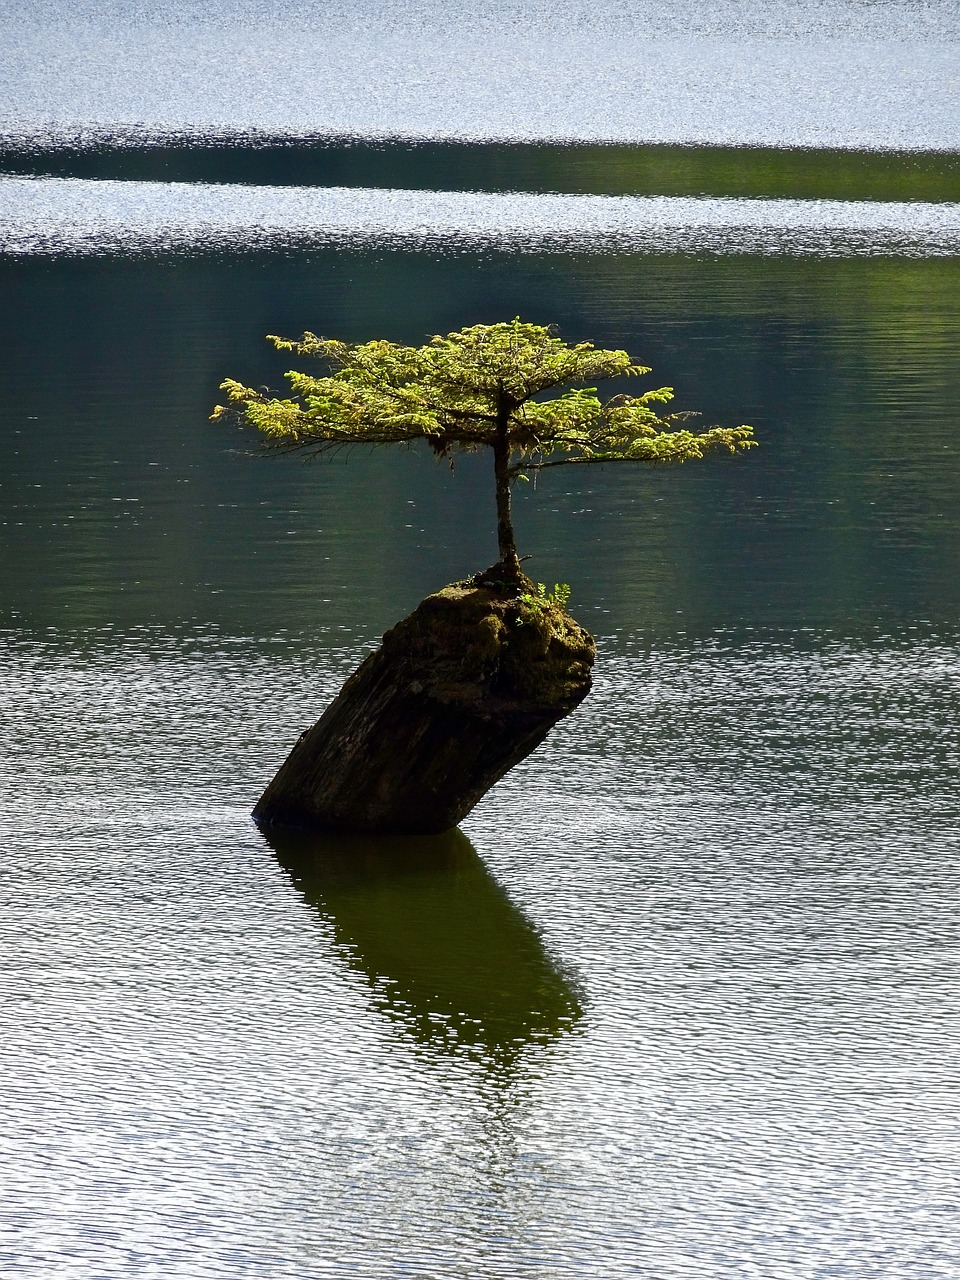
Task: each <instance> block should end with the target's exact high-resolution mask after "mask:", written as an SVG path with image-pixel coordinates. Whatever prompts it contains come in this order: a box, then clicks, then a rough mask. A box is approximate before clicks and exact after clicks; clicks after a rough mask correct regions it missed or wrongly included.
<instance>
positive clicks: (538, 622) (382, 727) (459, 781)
mask: <svg viewBox="0 0 960 1280" xmlns="http://www.w3.org/2000/svg"><path fill="white" fill-rule="evenodd" d="M595 654H596V646H595V645H594V642H593V638H592V636H590V634H589V633H588V632H587V631H585V630H584V628H583V627H581V626H580V625H579V623H577V622H576V621H575V620H574V619H573V618H572V617H571V616H570V615H569V614H568V613H566V612H565V610H563V609H562V608H560V606H559V605H558V604H556V603H554V602H552V601H549V600H546V599H543V598H542V597H541V598H538V597H537V595H536V589H535V588H534V586H533V583H531V582H529V580H528V579H522V580H512V581H510V582H508V583H501V582H499V581H492V582H491V581H490V580H489V574H488V575H478V577H477V578H476V579H470V580H468V581H465V582H457V583H453V584H452V585H451V586H449V587H445V588H444V589H443V590H442V591H438V592H436V593H435V594H434V595H431V596H428V597H427V598H426V599H425V600H423V601H422V602H421V603H420V604H419V605H418V606H417V608H416V609H415V610H414V611H413V613H412V614H410V615H409V617H407V618H404V619H403V621H401V622H398V623H397V625H396V626H395V627H393V628H391V630H389V631H388V632H387V633H386V635H385V636H384V637H383V643H382V645H381V647H380V648H379V649H378V650H377V651H376V653H373V654H371V655H370V656H369V657H368V658H367V659H366V660H365V661H364V662H363V663H362V664H361V665H360V667H359V668H358V669H357V671H356V672H354V674H353V675H352V676H351V677H350V679H349V680H347V682H346V684H345V685H344V686H343V689H342V690H341V691H340V693H339V694H338V696H337V698H336V699H335V700H334V702H333V703H332V704H331V705H330V707H329V708H328V709H327V711H326V712H325V713H324V715H323V716H322V717H321V719H320V720H319V721H318V722H317V723H316V724H315V725H314V726H313V728H312V729H310V730H308V731H307V732H306V733H304V734H303V735H302V736H301V738H300V740H299V741H298V742H297V744H296V746H295V747H294V749H293V751H292V752H291V753H290V756H289V757H288V758H287V760H286V762H285V763H284V765H283V766H282V767H281V769H280V770H279V772H278V773H277V776H276V777H275V778H274V780H273V781H272V782H271V784H270V786H269V787H268V788H267V789H266V791H265V792H264V794H263V796H262V797H261V798H260V801H259V802H258V804H257V807H256V809H255V810H254V816H255V818H256V819H257V821H258V822H261V823H264V824H270V825H284V826H300V827H318V828H326V829H331V830H340V831H382V832H400V831H419V832H438V831H444V830H447V829H448V828H450V827H452V826H455V825H456V823H458V822H459V821H460V820H461V819H462V818H463V817H464V816H465V815H466V814H467V813H468V812H469V811H470V809H472V808H473V806H474V805H475V804H476V803H477V801H478V800H479V799H480V798H481V797H482V796H483V795H485V794H486V792H487V791H488V790H489V789H490V787H492V786H493V785H494V783H496V782H497V781H498V780H499V779H500V778H502V777H503V775H504V774H505V773H506V772H507V771H508V770H509V769H511V768H512V767H513V765H515V764H517V763H518V762H519V761H520V760H522V759H523V758H524V757H525V756H527V755H529V753H530V752H531V751H533V750H534V748H535V747H537V746H538V745H539V744H540V743H541V742H542V741H543V740H544V738H545V737H546V736H547V734H548V733H549V731H550V729H551V728H552V727H553V726H554V725H555V724H556V723H557V721H558V720H560V719H562V718H563V717H564V716H566V715H568V714H569V713H570V712H571V711H572V710H573V709H574V708H575V707H576V706H578V705H579V703H580V702H582V700H583V699H584V698H585V697H586V695H587V694H588V693H589V691H590V685H591V671H592V667H593V661H594V657H595Z"/></svg>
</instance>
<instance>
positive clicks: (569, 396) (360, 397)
mask: <svg viewBox="0 0 960 1280" xmlns="http://www.w3.org/2000/svg"><path fill="white" fill-rule="evenodd" d="M270 341H271V342H273V344H274V345H275V346H276V347H277V348H278V350H281V351H291V352H294V353H295V354H296V355H298V356H306V357H317V358H319V359H321V360H322V361H323V362H324V363H325V364H326V365H327V366H328V368H329V370H330V372H328V373H327V374H326V375H325V376H320V377H315V376H313V375H311V374H307V373H300V372H297V371H291V372H290V373H288V374H287V375H286V376H287V380H288V382H289V383H290V386H291V390H292V391H293V393H294V395H293V397H291V398H287V399H277V398H274V397H270V396H268V395H265V394H263V393H262V392H259V391H256V390H254V389H252V388H250V387H246V386H244V385H243V384H242V383H239V382H236V381H234V380H233V379H227V380H226V381H225V382H223V383H222V384H221V389H222V390H223V391H225V392H226V393H227V397H228V400H229V402H230V403H229V405H228V406H224V405H218V406H217V408H216V409H215V411H214V413H213V415H212V416H213V417H214V418H215V419H216V418H220V417H222V416H223V415H224V414H226V413H228V412H229V409H230V408H231V407H232V408H233V409H235V410H238V411H239V414H240V416H241V418H242V419H243V420H244V421H245V422H247V423H248V424H249V425H250V426H254V427H256V428H257V429H258V430H259V431H261V432H262V433H263V435H264V436H265V437H266V442H267V444H270V445H274V446H280V447H283V446H286V447H289V448H296V449H308V450H313V451H321V452H322V451H325V450H328V449H332V448H336V447H337V446H342V445H346V444H389V443H397V442H403V441H406V442H410V441H415V440H426V441H427V442H428V443H429V444H430V445H431V447H432V448H433V449H434V451H435V452H436V453H437V454H438V455H440V456H442V457H444V456H446V455H448V454H449V453H450V452H451V451H452V450H454V449H464V450H474V449H480V448H484V447H494V446H495V445H496V444H497V440H498V434H500V435H502V433H503V432H504V431H505V433H506V436H507V442H508V445H509V456H510V467H509V472H510V475H511V476H512V477H515V476H516V475H517V474H519V473H520V472H524V471H538V470H541V469H543V468H545V467H551V466H560V465H565V464H571V463H580V464H582V463H601V462H623V461H635V462H647V463H662V462H685V461H687V460H688V459H691V458H701V457H703V455H704V453H705V452H706V451H707V450H708V449H713V448H724V449H728V450H729V451H730V452H731V453H735V452H736V451H737V450H740V449H746V448H749V447H750V446H751V445H752V444H753V443H754V441H753V440H752V438H751V437H752V429H751V428H750V427H745V426H737V427H710V428H708V429H707V430H705V431H699V432H694V431H692V430H690V429H689V428H688V427H687V426H686V425H684V424H685V423H686V422H687V421H688V419H690V418H691V417H693V416H695V415H693V414H690V413H672V414H666V415H663V414H661V413H660V411H659V406H661V405H664V404H667V403H669V401H670V400H671V399H672V398H673V391H672V389H671V388H669V387H659V388H656V389H654V390H650V391H646V392H643V393H641V394H640V395H636V396H627V395H617V396H614V397H612V398H611V399H609V400H606V401H604V400H602V399H601V398H600V397H599V396H598V395H597V389H596V387H595V386H593V385H589V384H592V383H595V382H600V381H603V380H606V379H610V378H629V377H636V376H638V375H641V374H646V373H649V372H650V370H649V369H648V368H647V367H646V366H644V365H640V364H637V363H635V362H634V361H633V360H632V359H631V357H630V356H628V355H627V353H626V352H625V351H604V350H599V349H597V348H596V347H594V346H593V344H592V343H589V342H581V343H577V344H576V345H575V346H568V345H567V344H566V343H564V342H562V341H561V340H560V339H559V338H557V337H555V336H554V335H553V334H552V333H551V331H550V330H549V329H547V328H544V327H542V326H540V325H533V324H525V323H523V322H522V321H520V320H519V319H517V320H513V321H510V322H508V323H501V324H492V325H472V326H470V327H469V328H466V329H461V330H459V331H458V332H456V333H449V334H447V335H446V336H441V335H439V334H438V335H436V336H435V337H433V338H431V339H430V341H429V342H427V343H426V344H425V345H424V346H422V347H406V346H400V345H398V344H396V343H392V342H385V341H382V340H377V341H374V342H365V343H360V344H356V345H353V344H350V343H346V342H337V341H335V340H333V339H329V338H318V337H317V336H316V335H315V334H312V333H305V334H304V335H303V337H302V338H301V339H300V340H299V341H290V340H288V339H285V338H278V337H274V336H271V338H270ZM571 384H573V385H571ZM550 392H553V393H554V394H552V395H551V394H548V393H550Z"/></svg>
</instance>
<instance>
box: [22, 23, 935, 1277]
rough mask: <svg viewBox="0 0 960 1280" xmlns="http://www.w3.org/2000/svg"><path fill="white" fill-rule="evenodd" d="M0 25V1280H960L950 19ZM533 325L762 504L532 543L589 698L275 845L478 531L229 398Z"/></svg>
mask: <svg viewBox="0 0 960 1280" xmlns="http://www.w3.org/2000/svg"><path fill="white" fill-rule="evenodd" d="M0 23H2V28H3V33H4V37H5V38H4V39H3V40H2V41H0V69H2V70H0V85H2V86H3V88H2V89H0V246H2V252H0V290H2V297H3V303H4V305H3V307H2V308H0V344H2V347H0V349H2V351H3V359H2V361H0V402H2V404H3V406H4V420H3V426H2V432H0V450H2V456H0V651H2V657H0V707H2V712H3V724H4V733H3V737H2V747H0V750H2V753H3V766H2V775H0V781H2V788H3V803H2V805H0V840H2V845H3V850H4V858H3V862H2V864H0V946H2V951H0V1020H2V1033H0V1116H2V1120H0V1274H2V1275H3V1276H4V1277H6V1276H10V1277H17V1278H18V1280H19V1277H39V1278H41V1280H48V1278H49V1280H108V1278H109V1280H128V1278H129V1280H134V1278H139V1277H158V1280H160V1278H162V1280H170V1278H171V1277H178V1278H179V1277H182V1278H183V1280H206V1278H207V1277H210V1278H213V1277H223V1278H224V1280H237V1278H239V1277H246V1276H250V1277H253V1276H256V1277H257V1278H258V1280H294V1278H295V1280H301V1278H302V1280H315V1278H318V1277H328V1276H329V1277H337V1278H338V1280H339V1277H343V1276H356V1277H360V1278H361V1280H392V1278H394V1277H397V1278H400V1277H411V1278H416V1280H420V1278H421V1277H423V1278H427V1280H451V1278H457V1280H460V1278H462V1280H512V1278H513V1277H530V1280H581V1278H586V1277H594V1276H595V1277H598V1278H602V1280H620V1277H637V1278H639V1280H730V1278H731V1277H759V1278H760V1280H779V1278H780V1277H783V1280H821V1278H823V1280H825V1278H826V1277H849V1280H867V1278H874V1277H875V1278H876V1280H890V1278H900V1277H909V1278H910V1280H932V1278H934V1277H937V1278H940V1277H942V1278H943V1280H955V1277H956V1275H957V1263H956V1259H957V1256H958V1255H960V1194H958V1190H957V1181H956V1169H957V1161H958V1157H960V1132H958V1126H957V1112H958V1089H960V989H958V984H957V978H956V973H957V962H958V958H960V928H958V923H957V922H958V919H960V916H958V908H960V836H958V831H960V798H958V780H960V734H958V728H957V724H958V712H960V506H958V502H957V493H958V490H960V444H958V430H957V428H958V426H960V409H958V405H960V366H958V361H957V351H958V345H960V252H958V249H960V214H958V208H960V128H958V116H957V112H956V108H955V103H956V84H957V71H956V68H957V56H956V55H957V43H958V21H957V9H956V6H955V5H953V4H952V3H950V4H948V3H943V4H937V3H932V2H931V3H915V4H909V3H898V4H885V5H883V6H880V5H876V4H870V3H866V2H865V0H864V2H863V3H848V4H844V3H820V4H813V3H806V4H793V5H789V6H788V5H783V6H778V5H766V6H760V5H753V4H747V3H744V4H733V3H728V4H726V5H723V6H716V7H714V8H712V9H703V7H702V6H701V7H700V8H699V9H695V8H694V6H691V5H688V4H685V3H681V2H680V0H677V3H675V4H669V5H665V6H657V7H656V9H654V8H652V7H645V6H633V7H631V10H630V14H629V15H624V14H623V13H621V12H620V11H618V10H616V9H614V8H613V7H612V6H600V7H599V8H595V7H592V8H591V9H590V10H589V11H587V10H583V9H580V8H578V7H577V6H575V5H573V4H568V3H565V4H561V5H552V6H550V7H549V8H542V9H537V8H536V7H535V6H533V5H522V6H519V5H518V6H515V7H509V6H506V5H502V6H496V7H495V6H493V5H492V4H489V5H481V6H471V7H470V8H469V9H467V8H466V7H457V6H456V5H454V6H443V7H442V8H441V7H440V6H436V7H431V6H430V5H426V6H418V7H417V8H416V9H413V8H411V9H409V10H408V9H405V8H403V7H402V6H400V5H390V6H376V5H372V4H368V5H362V4H353V5H341V6H339V7H337V6H330V7H320V6H317V7H311V6H309V5H308V6H306V7H302V8H301V9H300V10H298V12H297V15H296V19H295V20H294V19H293V18H292V17H291V16H290V15H289V14H286V13H282V12H280V11H279V10H276V9H274V8H273V7H271V6H267V5H256V4H252V3H250V4H246V3H240V2H239V0H238V3H235V4H233V5H231V6H226V5H222V6H219V7H218V8H216V9H213V8H211V9H207V8H206V7H201V6H190V5H186V6H184V5H181V6H178V8H177V9H176V10H173V9H172V8H169V7H165V6H163V5H157V6H152V7H149V8H147V7H142V8H139V9H138V8H137V7H136V6H134V7H131V6H119V5H117V6H113V5H111V4H109V3H105V2H99V3H94V2H93V0H86V3H80V4H78V5H74V6H71V9H70V12H69V14H64V13H63V12H62V10H60V9H59V7H58V6H54V5H52V4H47V3H46V0H42V2H41V3H39V4H37V5H33V6H31V7H30V9H29V11H28V10H24V11H23V13H22V14H19V15H16V14H15V15H9V14H5V15H4V16H3V18H2V19H0ZM693 144H696V145H693ZM825 148H829V149H825ZM517 314H521V315H523V316H524V317H525V318H528V319H530V320H533V321H539V322H553V323H556V324H557V325H559V327H560V331H561V333H562V335H563V336H564V337H566V338H568V339H570V340H580V339H583V338H590V339H593V340H594V341H596V342H597V343H598V344H602V345H610V346H617V347H620V346H623V347H626V348H627V349H629V350H630V351H631V352H634V353H636V354H637V355H638V356H639V357H641V358H642V359H643V361H644V362H645V363H647V364H650V365H652V366H653V368H654V372H653V375H652V380H651V383H650V385H653V384H654V383H656V384H657V385H659V384H661V383H668V384H671V385H674V386H675V388H676V391H677V404H678V406H680V407H693V408H697V409H700V410H702V411H703V413H704V415H705V418H706V420H707V421H710V422H713V421H720V422H727V423H732V422H740V421H746V422H751V423H753V424H754V425H755V427H756V431H757V438H758V440H759V441H760V448H758V449H756V450H753V451H751V453H749V454H748V455H745V456H742V457H740V458H736V459H720V458H718V459H715V460H712V461H710V462H705V463H702V464H698V465H690V466H686V467H683V468H680V469H676V470H665V471H656V472H654V471H648V470H635V469H632V468H630V467H621V468H605V469H593V468H590V469H585V470H584V471H583V473H582V474H578V473H577V471H576V470H575V469H572V468H570V469H567V470H566V471H559V472H552V473H551V472H546V473H544V474H543V475H542V476H541V477H540V478H539V481H538V483H537V485H536V486H534V485H530V486H521V487H520V489H519V492H518V494H517V506H518V511H517V523H518V534H519V540H520V543H521V548H522V550H523V551H525V552H528V553H529V554H530V555H531V557H532V559H531V561H530V566H529V567H530V568H531V571H532V574H533V576H534V577H535V578H537V579H542V580H544V581H546V582H548V583H551V584H552V583H553V582H556V581H566V582H569V583H570V584H571V586H572V597H571V609H572V611H573V612H574V614H575V615H576V616H577V617H578V618H579V619H580V620H582V621H583V622H584V623H585V624H586V625H588V626H589V627H590V628H591V630H592V631H593V632H594V633H595V635H596V636H597V639H598V646H599V659H598V667H597V681H596V686H595V689H594V691H593V693H592V694H591V696H590V698H589V699H588V700H587V702H586V703H585V704H584V705H583V706H582V707H581V708H580V709H579V710H578V711H577V713H576V714H575V715H574V716H573V717H571V718H570V719H569V720H568V721H566V722H564V723H563V724H561V725H560V726H559V727H558V728H557V730H555V732H554V733H553V735H552V736H551V737H550V739H549V740H548V741H547V743H546V744H545V745H544V746H543V747H542V748H541V749H540V750H538V751H537V752H536V753H535V754H534V755H533V756H532V757H531V758H530V759H528V760H527V761H526V762H525V763H524V764H523V765H522V766H520V767H519V768H518V769H516V770H515V771H514V772H513V773H512V774H510V775H509V777H508V778H506V779H505V780H504V781H503V782H502V783H501V784H499V785H498V786H497V787H496V788H495V789H494V790H493V791H492V792H491V793H490V794H489V795H488V797H486V798H485V800H484V801H482V802H481V804H480V805H479V806H478V807H477V809H476V810H474V812H473V813H472V814H471V815H470V817H469V818H468V820H467V821H466V822H465V823H464V824H463V828H462V831H459V832H454V833H451V834H450V835H448V836H444V837H437V838H431V839H424V840H400V841H372V840H361V839H353V840H351V839H337V840H333V839H330V838H326V839H309V838H304V837H291V836H289V835H287V836H281V835H274V836H271V838H270V840H269V841H268V840H267V839H265V838H264V836H263V835H262V834H260V833H259V832H258V830H257V829H256V828H255V827H254V826H253V824H252V822H251V820H250V818H249V812H250V809H251V808H252V806H253V804H254V802H255V801H256V799H257V797H258V795H259V793H260V791H261V790H262V788H263V786H264V785H265V784H266V782H267V781H268V780H269V778H270V777H271V776H272V774H273V772H274V771H275V769H276V768H277V766H278V765H279V763H280V762H281V760H282V759H283V757H284V755H285V754H286V752H287V750H288V749H289V747H290V746H291V745H292V743H293V741H294V740H295V739H296V737H297V735H298V734H299V732H300V731H301V730H302V729H303V728H304V727H306V725H307V724H309V723H310V722H311V721H312V720H313V719H315V718H316V717H317V715H319V713H320V712H321V711H322V709H323V707H324V706H325V705H326V703H327V702H328V701H329V699H330V698H331V697H332V696H333V695H334V694H335V692H336V690H337V689H338V687H339V685H340V683H341V682H342V680H343V679H344V678H345V677H346V675H348V674H349V672H350V671H351V670H352V669H353V667H354V666H355V665H356V663H357V661H358V659H359V658H360V657H361V656H362V655H363V654H364V653H365V652H366V651H368V650H369V648H370V647H372V646H373V645H375V644H376V643H377V641H378V638H379V635H380V634H381V632H382V631H383V630H384V629H385V628H386V627H388V626H390V625H391V624H392V623H393V622H394V621H395V620H396V619H397V618H399V617H400V616H402V615H403V614H404V613H405V612H407V611H408V610H409V609H410V608H411V607H412V606H413V605H414V604H415V603H416V602H417V601H418V600H419V599H420V598H421V597H422V596H423V595H424V594H426V593H427V592H428V591H430V590H432V589H435V588H436V587H438V586H441V585H443V584H444V583H445V582H448V581H450V580H453V579H455V578H458V577H461V576H463V575H465V574H467V573H470V572H472V571H474V570H476V569H478V568H480V567H482V566H484V565H487V564H489V563H490V562H491V561H492V560H493V559H494V558H495V538H494V525H493V513H492V505H493V499H492V492H491V489H492V485H491V477H490V475H489V474H488V471H489V464H488V462H487V460H485V459H483V458H477V457H474V458H465V459H463V460H462V461H458V462H457V465H456V469H455V470H454V471H452V472H451V471H450V470H448V469H447V468H445V467H443V466H438V465H437V464H436V463H435V462H433V461H432V459H431V458H430V457H429V456H427V455H426V454H423V453H420V452H418V451H416V450H412V451H409V452H407V451H398V452H395V453H391V452H386V453H383V452H381V453H364V452H355V453H353V454H351V455H350V456H349V457H348V458H346V459H339V460H337V461H334V462H331V463H326V464H322V465H321V464H316V465H302V464H300V463H298V462H296V461H295V460H292V459H272V460H262V459H258V458H256V457H251V456H249V454H250V453H251V451H252V450H253V449H254V447H255V443H256V442H255V441H253V440H251V439H250V438H249V437H248V436H247V435H245V434H244V433H242V432H238V431H237V429H236V428H228V427H224V426H214V425H213V424H210V423H209V422H208V421H207V414H208V413H209V411H210V408H211V406H212V405H213V404H214V403H215V402H216V400H217V398H218V393H217V385H218V383H219V381H220V380H221V379H222V378H223V377H224V376H225V375H232V376H236V377H238V378H241V379H243V380H244V381H247V382H250V383H253V384H259V383H265V384H268V385H273V386H277V385H278V384H279V382H280V380H281V378H282V373H283V370H284V369H285V368H286V366H287V363H288V360H289V358H287V359H284V358H283V357H280V356H278V355H277V353H276V352H274V351H272V349H271V348H270V347H269V346H268V344H267V343H266V342H264V340H263V335H264V334H266V333H281V334H290V335H291V336H295V335H296V334H298V333H299V332H300V331H302V330H303V329H304V328H308V327H309V328H311V329H313V330H315V331H317V332H322V333H328V334H331V335H336V336H341V337H344V338H347V339H351V340H359V339H364V338H368V337H371V336H375V335H382V336H387V337H390V338H393V339H395V340H400V341H410V342H419V341H422V340H423V338H424V336H425V335H427V334H430V333H434V332H445V331H447V330H450V329H453V328H457V327H459V326H461V325H463V324H466V323H473V322H486V321H493V320H497V319H502V318H509V317H512V316H514V315H517Z"/></svg>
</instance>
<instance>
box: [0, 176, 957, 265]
mask: <svg viewBox="0 0 960 1280" xmlns="http://www.w3.org/2000/svg"><path fill="white" fill-rule="evenodd" d="M0 218H2V220H3V223H4V240H5V247H6V249H7V252H8V253H11V254H20V253H26V254H36V253H53V254H58V253H78V252H79V253H83V252H87V253H99V254H106V253H116V252H127V253H129V252H138V251H140V252H142V251H153V252H156V251H158V250H160V251H163V250H177V249H183V248H191V247H208V248H209V247H213V248H223V247H226V248H244V247H247V246H256V247H257V248H258V249H263V248H264V247H266V246H267V245H273V246H290V247H302V248H309V247H317V246H323V245H327V244H331V243H332V244H336V243H338V242H340V243H344V242H346V243H347V244H349V245H354V246H355V245H357V244H363V243H364V242H365V241H371V240H372V241H374V242H376V243H377V244H380V245H382V246H394V245H399V246H403V245H418V246H423V247H425V248H430V247H439V248H443V247H445V246H447V245H453V246H462V247H468V248H474V249H477V248H484V247H486V246H495V247H498V248H500V247H502V248H513V249H517V250H524V249H527V250H529V249H540V250H543V249H552V250H554V251H557V252H563V253H569V252H570V251H571V250H578V249H579V250H584V249H586V250H589V251H591V252H601V251H606V252H613V253H617V252H624V251H626V252H637V251H640V252H643V251H646V252H658V253H676V252H678V251H687V252H690V251H696V252H701V253H704V252H706V253H710V252H713V253H778V252H779V253H798V254H809V253H822V254H830V255H838V254H890V253H893V254H900V255H903V254H909V255H916V256H924V255H930V254H941V255H955V254H956V253H957V250H958V249H960V204H956V203H938V204H924V203H920V202H916V201H914V202H910V203H903V202H899V203H898V202H894V201H853V200H736V199H707V198H701V199H689V198H682V197H671V196H652V197H646V198H642V197H636V196H634V197H630V196H619V197H617V196H587V195H534V194H526V193H523V194H517V193H512V194H509V195H501V194H495V193H492V192H460V191H397V190H389V189H379V188H378V189H363V188H356V187H321V188H316V187H279V188H278V187H255V186H234V185H215V184H198V183H159V182H150V183H147V182H131V181H119V182H117V181H109V180H104V179H100V180H97V181H83V180H80V179H69V178H18V177H7V178H0Z"/></svg>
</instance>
